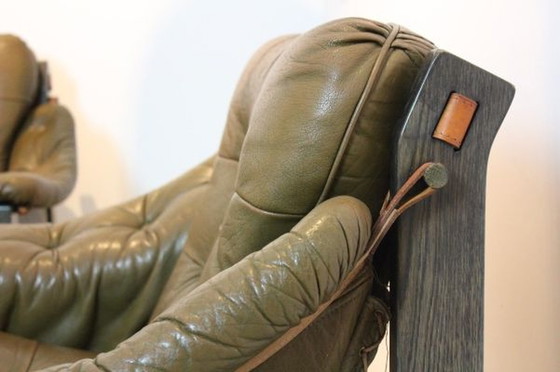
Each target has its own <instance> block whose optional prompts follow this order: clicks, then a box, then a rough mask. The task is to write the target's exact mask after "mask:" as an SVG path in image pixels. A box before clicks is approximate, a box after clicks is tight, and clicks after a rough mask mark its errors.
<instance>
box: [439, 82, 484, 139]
mask: <svg viewBox="0 0 560 372" xmlns="http://www.w3.org/2000/svg"><path fill="white" fill-rule="evenodd" d="M477 107H478V103H476V101H474V100H472V99H470V98H468V97H465V96H463V95H462V94H459V93H451V96H450V97H449V100H448V101H447V105H446V106H445V109H444V110H443V114H441V117H440V119H439V122H438V124H437V126H436V129H435V130H434V133H433V135H432V136H433V137H434V138H437V139H439V140H441V141H444V142H446V143H448V144H450V145H451V146H453V147H454V148H456V149H459V148H461V145H462V144H463V141H464V139H465V136H466V135H467V131H468V130H469V126H470V125H471V122H472V118H473V116H474V113H475V111H476V108H477Z"/></svg>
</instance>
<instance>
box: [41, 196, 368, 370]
mask: <svg viewBox="0 0 560 372" xmlns="http://www.w3.org/2000/svg"><path fill="white" fill-rule="evenodd" d="M370 228H371V217H370V213H369V211H368V210H367V207H366V206H365V205H364V204H362V203H361V202H359V201H357V200H356V199H353V198H348V197H340V198H336V199H332V200H329V201H327V202H325V203H323V204H321V205H320V206H318V207H317V208H316V209H315V210H314V211H312V212H311V213H310V214H309V215H308V216H306V217H305V218H304V219H303V220H302V221H301V222H300V223H299V224H298V225H297V226H296V227H295V228H294V229H293V230H292V232H290V233H288V234H285V235H283V236H282V237H281V238H279V239H277V240H275V241H274V242H272V243H270V244H269V245H267V246H266V247H265V248H263V249H262V250H260V251H259V252H256V253H254V254H251V255H249V256H247V257H246V258H244V259H243V260H242V261H241V262H239V264H237V265H235V266H233V267H231V268H229V269H228V270H225V271H223V272H221V273H220V274H218V275H216V276H215V277H213V278H212V279H210V280H209V281H207V282H206V283H204V284H202V285H200V286H199V287H197V288H196V289H195V290H193V291H192V292H190V293H188V294H183V293H181V294H180V296H179V300H178V301H177V302H176V303H175V304H174V305H172V306H171V307H170V308H168V309H167V310H165V311H164V312H163V313H162V314H160V315H159V316H158V317H157V318H156V319H155V320H154V321H153V322H152V323H151V324H149V325H148V326H146V327H145V328H144V329H142V330H141V331H140V332H138V333H137V334H135V335H134V336H132V337H131V338H129V339H128V340H127V341H125V342H123V343H121V344H120V345H119V346H118V347H117V348H116V349H115V350H113V351H111V352H109V353H104V354H100V355H99V356H97V358H95V360H94V361H87V360H86V361H81V362H77V363H76V364H74V365H72V366H71V367H70V366H68V367H67V368H68V369H69V370H71V371H87V370H98V369H99V370H110V371H122V370H133V369H137V370H142V371H161V370H165V371H231V370H234V369H235V367H238V366H240V365H241V364H242V363H243V362H244V361H246V360H247V359H248V358H250V357H251V356H252V355H254V354H255V353H256V352H258V351H259V350H261V349H262V348H264V347H265V346H266V345H267V344H268V343H269V342H270V341H271V340H273V339H275V338H276V337H277V336H278V335H279V334H281V333H283V332H285V331H286V330H288V329H289V328H290V327H292V326H294V325H296V324H298V322H299V320H300V319H302V318H303V317H305V316H306V315H309V314H310V313H312V312H313V311H315V309H317V307H318V306H319V305H320V304H321V303H322V302H323V301H325V300H326V299H327V298H328V296H329V295H330V294H332V293H333V292H334V290H336V288H337V285H338V284H339V283H340V282H341V281H342V280H343V279H344V278H345V276H346V275H347V273H348V272H349V271H350V270H351V269H352V268H353V266H354V264H355V263H356V261H357V259H358V258H359V256H360V253H361V252H363V251H364V249H365V246H366V243H367V240H368V238H369V233H370ZM52 370H56V369H52Z"/></svg>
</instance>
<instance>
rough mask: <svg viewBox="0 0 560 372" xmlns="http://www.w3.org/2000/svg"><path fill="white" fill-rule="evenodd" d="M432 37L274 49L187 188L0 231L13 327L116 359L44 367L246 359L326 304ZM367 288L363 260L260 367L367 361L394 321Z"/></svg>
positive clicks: (369, 279) (353, 253) (306, 37)
mask: <svg viewBox="0 0 560 372" xmlns="http://www.w3.org/2000/svg"><path fill="white" fill-rule="evenodd" d="M388 40H390V41H388ZM432 47H433V46H432V44H430V43H429V42H427V41H426V40H424V39H422V38H420V37H418V36H415V35H414V34H412V33H410V32H409V31H407V30H404V29H400V30H399V31H396V29H394V28H392V27H391V26H387V25H383V24H380V23H376V22H372V21H368V20H364V19H356V18H353V19H343V20H338V21H333V22H330V23H328V24H326V25H323V26H320V27H318V28H316V29H314V30H311V31H310V32H308V33H305V34H302V35H293V36H286V37H282V38H278V39H275V40H273V41H271V42H269V43H267V44H266V45H265V46H263V47H262V48H261V49H260V50H259V51H258V52H257V53H256V54H255V56H254V57H253V58H252V59H251V61H250V62H249V64H248V67H247V69H246V70H245V72H244V73H243V75H242V77H241V80H240V82H239V84H238V87H237V89H236V91H235V94H234V97H233V99H232V104H231V107H230V111H229V114H228V117H227V123H226V128H225V131H224V135H223V139H222V144H221V146H220V149H219V151H218V154H217V156H216V157H215V158H214V159H212V160H210V161H209V162H207V163H206V164H203V165H201V166H200V167H199V168H197V169H195V170H193V171H191V172H190V173H188V174H187V175H186V176H185V177H186V178H185V179H184V181H178V182H176V183H175V184H172V185H171V186H166V187H164V188H163V189H162V190H165V191H161V190H160V191H156V192H155V193H153V194H149V195H148V196H147V197H145V198H140V199H137V200H134V201H132V202H129V203H126V204H123V205H122V206H119V207H115V208H112V209H109V210H107V211H103V212H100V213H98V214H96V215H93V216H90V217H85V218H82V219H78V220H76V221H72V222H70V223H67V224H64V225H61V226H54V227H36V228H34V229H31V228H28V229H27V230H17V229H12V230H0V238H1V237H2V236H4V241H0V251H2V250H5V252H10V253H9V254H8V255H7V257H9V259H4V260H3V263H2V265H3V266H0V275H3V279H2V281H0V321H1V324H0V326H1V329H3V330H7V331H8V332H13V333H17V334H20V335H23V336H26V337H29V338H34V339H38V340H40V341H42V342H49V343H55V344H58V345H63V346H67V347H73V348H80V349H86V350H92V351H107V352H105V353H101V354H98V355H97V356H96V357H95V358H93V359H85V360H81V361H78V362H76V363H75V364H68V365H63V366H53V367H52V368H51V369H50V370H68V369H70V370H75V371H96V370H103V371H107V370H111V371H113V370H115V371H117V370H118V371H121V370H142V371H152V370H153V371H156V370H158V371H159V370H168V371H201V370H203V371H223V370H234V369H235V368H236V367H239V366H241V365H243V364H244V363H245V362H246V361H247V360H249V359H250V358H252V357H253V356H255V355H257V354H258V353H259V352H260V351H262V350H263V349H265V348H266V346H268V345H269V344H270V343H271V342H273V341H274V340H276V339H277V338H278V337H280V336H282V335H283V334H284V333H285V332H286V331H287V330H289V329H290V328H291V327H294V326H296V325H297V324H298V323H299V321H300V320H301V319H302V318H303V317H305V316H307V315H309V314H311V313H312V312H314V311H315V310H316V309H317V307H318V306H319V305H320V304H321V303H322V302H324V301H326V300H327V299H328V298H329V296H330V294H332V293H333V292H334V291H335V290H336V288H337V286H338V284H339V283H340V282H341V281H342V280H343V279H344V278H345V276H346V275H347V273H348V272H349V271H350V270H351V269H352V267H353V265H354V264H355V263H356V260H357V259H358V256H359V255H360V252H363V250H364V247H365V244H366V242H367V240H368V238H369V234H370V228H371V212H372V211H373V212H374V213H377V209H376V208H378V207H379V205H380V203H381V200H382V199H383V197H384V196H385V193H386V189H387V183H388V179H387V178H388V169H387V165H388V159H389V146H390V145H389V144H390V140H391V130H392V128H393V127H394V125H395V124H396V122H397V120H398V118H399V116H400V115H401V114H402V110H403V107H404V104H405V102H406V100H407V96H408V90H409V89H410V86H411V84H412V81H413V80H414V78H415V76H416V73H417V71H418V68H419V66H420V65H421V63H422V61H423V59H424V57H425V55H426V53H427V52H428V51H429V50H430V49H431V48H432ZM374 75H375V76H374ZM359 102H362V103H363V105H362V104H358V103H359ZM162 195H167V196H162ZM174 195H177V196H174ZM337 195H344V196H340V197H337ZM325 196H326V198H327V199H328V200H326V201H323V199H324V198H325ZM360 200H361V201H360ZM364 203H365V204H364ZM156 205H157V206H158V207H157V208H156V207H155V206H156ZM151 206H153V208H151ZM154 211H155V212H154ZM5 247H9V248H5ZM173 266H174V267H173ZM172 268H173V270H172V272H171V269H172ZM170 273H171V274H170ZM169 275H170V276H169ZM168 277H169V280H167V278H168ZM373 288H374V284H373V274H372V272H371V271H367V270H366V271H364V272H363V273H362V275H361V276H360V278H359V280H357V281H356V283H354V286H353V287H352V290H350V291H349V292H348V293H346V295H345V296H343V297H342V298H341V299H339V300H337V301H335V302H334V303H333V304H332V306H331V307H330V308H329V309H328V310H327V311H326V312H325V313H324V314H322V315H321V316H320V317H319V318H318V319H317V320H316V322H315V323H314V324H313V325H312V327H310V328H309V329H306V330H305V331H304V332H302V333H301V334H300V335H299V336H298V337H296V338H295V339H294V340H293V341H292V342H291V343H290V344H288V345H287V346H286V347H285V348H284V349H282V350H281V351H280V352H279V353H278V354H276V355H274V356H273V357H272V358H271V359H269V360H268V361H266V362H265V364H263V365H262V366H261V368H262V369H263V370H285V368H288V369H293V368H295V367H296V366H297V367H298V368H300V370H333V371H340V370H342V371H350V370H356V369H357V368H358V367H359V366H360V365H361V355H360V349H361V348H363V347H368V346H371V345H372V344H375V342H376V341H377V340H378V338H379V337H380V336H381V335H382V334H383V333H384V327H385V324H386V322H387V319H388V312H387V308H386V307H385V305H384V304H383V301H382V300H380V299H376V298H374V297H373V296H372V291H373ZM378 290H379V289H378ZM384 290H385V289H384V288H381V291H384ZM53 297H56V298H57V299H56V301H53V302H52V303H49V302H48V301H47V299H52V298H53ZM39 317H41V319H42V320H43V321H41V322H35V321H33V319H39ZM45 319H48V321H44V320H45ZM29 320H31V321H29ZM335 335H336V336H337V337H335ZM314 347H315V348H319V349H320V350H315V351H316V352H317V355H316V357H313V358H310V357H309V358H306V357H304V356H303V354H299V353H302V352H305V353H309V352H311V350H313V349H314ZM374 352H375V349H374V348H373V349H372V352H371V353H370V354H369V355H366V358H367V359H368V360H370V358H371V357H372V355H373V354H374Z"/></svg>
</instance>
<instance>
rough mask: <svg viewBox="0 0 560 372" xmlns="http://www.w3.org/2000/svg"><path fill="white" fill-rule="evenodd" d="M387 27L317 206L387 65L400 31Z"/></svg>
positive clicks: (328, 186) (325, 193)
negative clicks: (389, 30)
mask: <svg viewBox="0 0 560 372" xmlns="http://www.w3.org/2000/svg"><path fill="white" fill-rule="evenodd" d="M389 27H391V32H390V33H389V35H388V36H387V39H386V40H385V43H384V44H383V45H382V46H381V51H380V52H379V56H378V57H377V60H376V61H375V64H374V65H373V68H372V69H371V73H370V75H369V78H368V81H367V82H366V86H365V88H364V90H363V91H362V94H361V96H360V99H359V100H358V103H357V104H356V108H355V109H354V112H353V113H352V117H351V118H350V122H349V123H348V126H347V128H346V131H345V133H344V136H343V137H342V141H341V143H340V146H339V148H338V151H337V154H336V157H335V159H334V162H333V164H332V166H331V170H330V172H329V176H328V177H327V181H326V182H325V186H323V192H322V193H321V195H320V196H319V199H318V200H317V204H319V203H321V202H322V201H324V200H325V199H326V198H327V194H328V192H329V191H330V189H331V186H332V184H333V182H334V179H335V176H336V173H337V172H338V169H339V168H340V163H341V162H342V157H343V155H344V153H345V152H346V148H347V147H348V143H349V142H350V137H351V136H352V133H353V132H354V127H355V126H356V123H357V122H358V118H359V117H360V114H361V113H362V109H363V107H364V105H365V103H366V101H367V99H368V98H369V96H370V93H371V91H372V90H373V88H374V86H375V85H376V84H377V82H378V81H379V78H380V76H381V72H382V71H383V67H385V65H386V64H387V60H388V58H389V50H390V49H391V47H392V46H393V42H394V41H395V40H396V39H397V36H398V34H399V32H400V30H401V28H400V26H399V25H394V24H391V25H389Z"/></svg>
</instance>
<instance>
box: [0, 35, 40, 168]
mask: <svg viewBox="0 0 560 372" xmlns="http://www.w3.org/2000/svg"><path fill="white" fill-rule="evenodd" d="M0 71H1V72H2V73H0V171H4V170H6V168H7V166H8V160H9V157H10V151H11V145H12V141H13V138H14V136H15V134H16V131H17V129H18V127H19V125H20V124H21V122H22V121H23V118H24V115H25V114H27V112H28V110H29V109H30V107H31V105H32V104H33V103H34V102H35V100H36V98H37V93H38V91H37V90H38V87H39V68H38V65H37V60H36V59H35V56H34V55H33V52H32V51H31V50H30V49H29V48H28V47H27V45H25V43H24V42H23V41H21V40H20V39H19V38H17V37H15V36H12V35H0Z"/></svg>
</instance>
